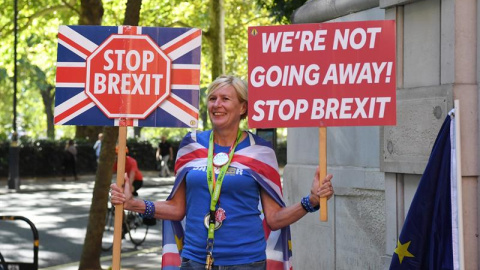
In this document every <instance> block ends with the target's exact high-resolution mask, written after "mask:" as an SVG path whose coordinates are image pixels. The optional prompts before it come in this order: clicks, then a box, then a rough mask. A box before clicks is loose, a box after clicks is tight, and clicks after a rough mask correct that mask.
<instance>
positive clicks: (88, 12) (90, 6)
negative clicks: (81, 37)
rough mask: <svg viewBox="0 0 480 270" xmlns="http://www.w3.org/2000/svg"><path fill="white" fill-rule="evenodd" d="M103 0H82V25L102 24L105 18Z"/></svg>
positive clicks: (80, 21) (80, 19)
mask: <svg viewBox="0 0 480 270" xmlns="http://www.w3.org/2000/svg"><path fill="white" fill-rule="evenodd" d="M103 11H104V10H103V4H102V0H81V13H80V18H79V20H78V24H80V25H101V24H102V18H103Z"/></svg>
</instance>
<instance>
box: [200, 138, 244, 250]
mask: <svg viewBox="0 0 480 270" xmlns="http://www.w3.org/2000/svg"><path fill="white" fill-rule="evenodd" d="M241 136H242V131H241V130H240V129H239V130H238V134H237V138H236V139H235V142H234V144H233V145H232V146H231V147H230V153H228V162H227V163H226V164H225V165H223V166H222V168H221V169H220V174H219V175H218V177H217V180H216V181H215V172H214V168H213V148H214V147H215V146H214V143H213V130H212V133H210V139H209V143H208V159H207V183H208V190H209V191H210V196H211V200H210V220H209V225H208V241H207V249H209V246H210V248H211V249H213V237H214V232H215V207H216V205H217V202H218V199H219V197H220V189H221V188H222V183H223V178H224V177H225V173H226V172H227V169H228V167H229V166H230V162H231V161H232V158H233V153H234V152H235V148H236V147H237V145H238V141H239V140H240V137H241ZM210 252H211V250H210Z"/></svg>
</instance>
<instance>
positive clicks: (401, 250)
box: [395, 239, 415, 264]
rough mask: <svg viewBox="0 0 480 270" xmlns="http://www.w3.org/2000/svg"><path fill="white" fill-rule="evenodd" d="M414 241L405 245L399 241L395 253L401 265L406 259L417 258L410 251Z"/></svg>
mask: <svg viewBox="0 0 480 270" xmlns="http://www.w3.org/2000/svg"><path fill="white" fill-rule="evenodd" d="M411 242H412V241H408V242H407V243H405V244H402V243H400V239H399V240H397V248H396V249H395V253H397V255H398V259H399V260H400V264H402V261H403V258H404V257H415V256H413V254H412V253H410V252H409V251H408V247H409V246H410V243H411Z"/></svg>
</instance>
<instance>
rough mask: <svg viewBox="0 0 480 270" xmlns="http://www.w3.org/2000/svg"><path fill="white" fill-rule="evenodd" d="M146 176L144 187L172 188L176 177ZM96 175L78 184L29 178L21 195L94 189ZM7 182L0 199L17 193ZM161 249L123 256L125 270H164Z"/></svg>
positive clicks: (58, 269) (69, 268)
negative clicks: (8, 194)
mask: <svg viewBox="0 0 480 270" xmlns="http://www.w3.org/2000/svg"><path fill="white" fill-rule="evenodd" d="M142 173H143V176H144V181H145V182H144V187H152V186H165V185H173V183H174V180H175V179H174V177H159V176H158V172H157V171H146V172H142ZM94 182H95V175H80V176H79V180H77V181H74V180H73V179H72V178H71V177H70V178H67V181H62V179H61V177H46V178H26V179H22V178H21V179H20V189H19V193H31V192H36V191H57V190H58V191H64V190H72V189H85V188H90V189H92V188H93V185H94ZM7 185H8V182H7V179H5V178H1V179H0V196H1V195H2V194H7V193H11V192H16V191H15V190H9V189H8V186H7ZM161 254H162V247H161V246H158V247H152V248H147V249H142V250H136V251H130V252H124V253H122V254H121V258H120V265H121V269H122V270H133V269H135V270H143V269H145V270H153V269H161V264H162V259H161V256H162V255H161ZM100 261H101V266H102V269H111V265H112V256H111V255H110V256H104V257H101V259H100ZM78 266H79V262H73V263H68V264H63V265H56V266H51V267H47V268H39V269H42V270H77V269H78Z"/></svg>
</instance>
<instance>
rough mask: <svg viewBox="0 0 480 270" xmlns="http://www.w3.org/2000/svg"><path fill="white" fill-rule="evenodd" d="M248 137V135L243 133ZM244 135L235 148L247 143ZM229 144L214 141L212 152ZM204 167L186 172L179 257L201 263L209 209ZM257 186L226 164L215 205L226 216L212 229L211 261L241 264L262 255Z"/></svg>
mask: <svg viewBox="0 0 480 270" xmlns="http://www.w3.org/2000/svg"><path fill="white" fill-rule="evenodd" d="M247 138H248V137H247ZM249 144H250V142H249V140H248V139H244V140H243V141H242V142H240V143H239V144H238V146H237V150H238V149H241V148H244V147H246V146H249ZM229 150H230V147H222V146H219V145H215V153H218V152H225V153H228V151H229ZM206 171H207V168H206V167H198V168H194V169H192V170H190V171H189V172H188V173H187V175H186V200H187V206H186V224H185V239H184V246H183V250H182V254H181V255H182V257H184V258H188V259H191V260H194V261H197V262H199V263H205V258H206V245H207V228H205V225H204V222H203V220H204V217H205V215H206V214H207V213H208V212H209V209H210V200H211V196H210V193H209V191H208V184H207V173H206ZM218 173H219V170H217V171H216V175H217V176H218ZM259 199H260V186H259V185H258V183H257V182H256V181H255V180H254V179H253V178H252V177H251V176H250V175H249V174H248V173H246V172H244V171H243V170H241V169H237V168H233V167H230V168H229V169H228V170H227V173H226V174H225V178H224V180H223V183H222V189H221V192H220V199H219V204H218V205H219V206H220V207H222V208H223V209H224V210H225V215H226V219H225V220H224V221H223V224H222V226H221V227H220V228H219V229H218V230H216V231H215V237H214V246H213V258H214V260H215V261H214V264H215V265H235V264H245V263H251V262H256V261H261V260H265V259H266V255H265V248H266V242H265V233H264V230H263V225H262V220H261V218H260V215H261V212H260V210H259V209H258V203H259Z"/></svg>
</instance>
